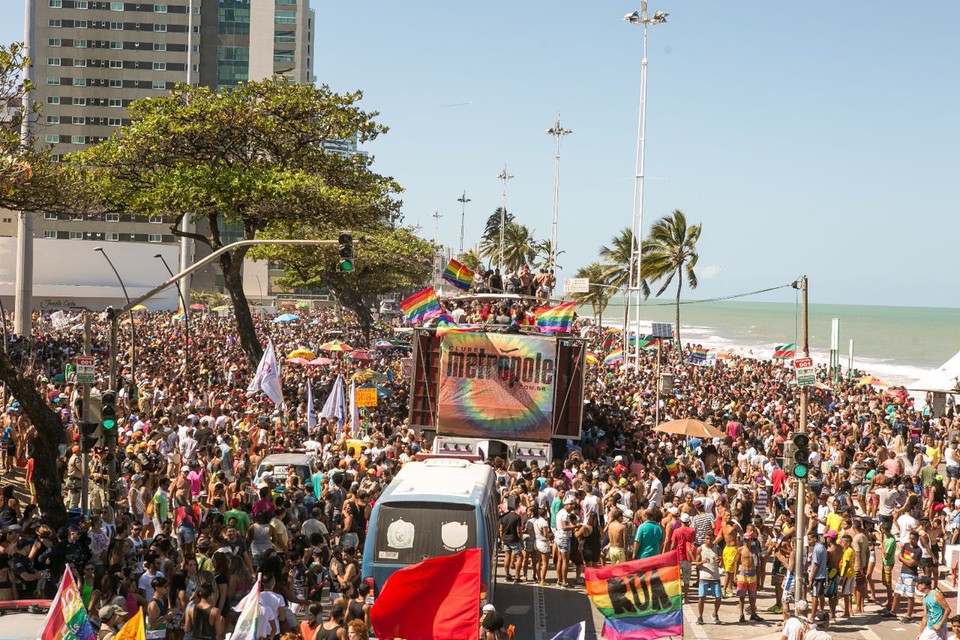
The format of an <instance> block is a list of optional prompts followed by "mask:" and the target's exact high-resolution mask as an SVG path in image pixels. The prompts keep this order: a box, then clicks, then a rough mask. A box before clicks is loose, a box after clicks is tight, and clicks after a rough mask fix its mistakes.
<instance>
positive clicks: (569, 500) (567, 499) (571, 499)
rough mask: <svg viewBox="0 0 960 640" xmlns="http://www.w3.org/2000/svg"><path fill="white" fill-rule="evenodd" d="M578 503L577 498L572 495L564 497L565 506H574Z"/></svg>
mask: <svg viewBox="0 0 960 640" xmlns="http://www.w3.org/2000/svg"><path fill="white" fill-rule="evenodd" d="M576 501H577V497H576V496H575V495H573V494H572V493H568V494H567V495H566V496H564V497H563V504H573V503H574V502H576Z"/></svg>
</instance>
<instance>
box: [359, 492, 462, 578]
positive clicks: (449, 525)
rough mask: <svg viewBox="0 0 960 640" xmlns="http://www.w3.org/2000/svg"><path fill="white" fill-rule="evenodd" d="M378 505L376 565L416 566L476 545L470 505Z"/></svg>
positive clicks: (408, 503)
mask: <svg viewBox="0 0 960 640" xmlns="http://www.w3.org/2000/svg"><path fill="white" fill-rule="evenodd" d="M378 506H379V507H380V515H379V521H378V524H377V532H376V540H375V545H376V548H375V554H374V561H375V562H387V563H391V564H401V565H407V564H415V563H417V562H420V561H421V560H424V559H426V558H434V557H436V556H446V555H450V554H453V553H457V552H459V551H463V550H464V549H470V548H474V547H476V546H477V518H476V515H475V514H474V507H473V506H472V505H466V504H439V503H419V502H402V503H394V504H382V503H381V504H380V505H378ZM438 532H439V535H438Z"/></svg>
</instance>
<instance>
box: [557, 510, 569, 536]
mask: <svg viewBox="0 0 960 640" xmlns="http://www.w3.org/2000/svg"><path fill="white" fill-rule="evenodd" d="M568 524H570V514H569V513H567V510H566V509H560V511H557V528H556V529H555V530H554V532H553V533H554V535H555V536H556V537H557V538H558V539H560V538H569V537H570V535H571V533H572V530H571V529H564V528H563V527H564V525H568Z"/></svg>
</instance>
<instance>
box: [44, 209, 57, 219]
mask: <svg viewBox="0 0 960 640" xmlns="http://www.w3.org/2000/svg"><path fill="white" fill-rule="evenodd" d="M43 219H44V220H57V219H58V217H57V214H55V213H50V212H49V211H44V212H43Z"/></svg>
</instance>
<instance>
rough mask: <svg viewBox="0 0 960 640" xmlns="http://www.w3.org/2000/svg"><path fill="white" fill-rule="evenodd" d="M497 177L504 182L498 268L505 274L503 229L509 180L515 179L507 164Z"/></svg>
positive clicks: (505, 219)
mask: <svg viewBox="0 0 960 640" xmlns="http://www.w3.org/2000/svg"><path fill="white" fill-rule="evenodd" d="M497 179H498V180H500V182H502V183H503V194H502V198H501V201H500V259H499V260H498V261H497V268H498V269H500V275H501V277H502V276H503V230H504V228H505V227H506V226H507V182H509V181H510V180H513V176H512V175H510V174H509V173H507V165H503V171H501V172H500V173H499V174H498V175H497Z"/></svg>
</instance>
